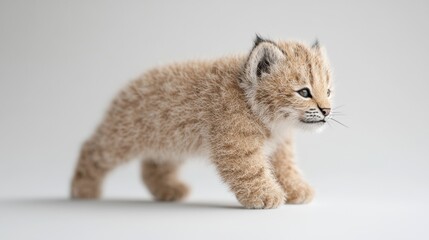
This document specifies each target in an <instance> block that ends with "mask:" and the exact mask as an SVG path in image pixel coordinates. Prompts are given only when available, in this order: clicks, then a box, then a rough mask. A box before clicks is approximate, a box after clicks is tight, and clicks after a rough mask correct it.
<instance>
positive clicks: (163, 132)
mask: <svg viewBox="0 0 429 240" xmlns="http://www.w3.org/2000/svg"><path fill="white" fill-rule="evenodd" d="M302 88H308V89H309V91H311V95H312V97H311V98H304V97H302V96H301V95H300V94H299V93H298V91H299V90H300V89H302ZM330 88H331V77H330V70H329V65H328V63H327V60H326V57H325V53H324V50H323V48H322V47H321V46H320V45H319V44H317V45H315V46H313V47H308V46H307V45H305V44H302V43H298V42H285V41H277V42H275V41H271V40H265V39H262V38H260V37H258V38H257V39H256V40H255V44H254V47H253V48H252V50H251V51H250V53H248V54H246V55H236V56H229V57H224V58H221V59H217V60H212V61H191V62H185V63H179V64H173V65H169V66H165V67H159V68H155V69H152V70H150V71H148V72H147V73H145V74H143V75H142V76H141V77H139V78H137V79H135V80H133V81H132V82H131V83H130V84H128V86H126V87H125V88H124V89H123V90H122V91H121V92H120V93H119V94H118V96H117V97H116V98H115V99H114V100H113V102H112V104H111V106H110V108H109V110H108V111H107V113H106V115H105V118H104V119H103V121H102V122H101V124H100V125H99V126H98V128H97V129H96V131H95V132H94V134H93V135H92V136H91V137H90V138H89V139H88V140H87V141H86V142H85V143H84V144H83V146H82V150H81V153H80V157H79V161H78V163H77V167H76V170H75V174H74V177H73V181H72V189H71V195H72V197H73V198H84V199H92V198H98V197H99V196H100V194H101V187H102V182H103V179H104V178H105V176H106V175H107V173H108V172H109V171H111V170H112V169H114V168H115V167H116V166H118V165H120V164H122V163H125V162H127V161H129V160H130V159H136V158H138V159H142V179H143V181H144V183H145V184H146V185H147V187H148V189H149V190H150V192H151V193H152V194H153V196H154V198H155V199H157V200H161V201H174V200H180V199H183V198H184V197H185V196H186V195H187V193H188V191H189V190H188V187H187V186H186V185H185V184H184V183H182V182H181V181H180V180H179V178H178V174H177V171H178V168H179V167H180V165H181V164H182V163H183V161H185V160H187V159H188V158H191V157H206V158H208V159H210V160H211V162H213V164H214V165H215V166H216V169H217V171H218V173H219V175H220V176H221V178H222V179H223V181H225V182H226V183H227V185H228V186H229V187H230V189H231V191H232V192H233V193H234V194H235V195H236V197H237V199H238V201H239V202H240V203H241V204H242V205H243V206H244V207H246V208H275V207H278V206H279V205H280V204H282V203H306V202H309V201H310V200H311V199H312V197H313V190H312V189H311V187H310V186H309V185H308V184H307V183H306V182H305V181H304V180H303V178H302V176H301V174H300V172H299V170H298V168H297V167H296V165H295V164H294V160H293V148H292V131H293V129H295V128H304V129H320V128H321V127H322V126H323V125H324V119H325V118H326V117H328V116H324V114H323V111H322V110H321V109H329V108H330V99H329V96H328V94H327V92H328V91H329V90H330ZM316 120H317V121H316Z"/></svg>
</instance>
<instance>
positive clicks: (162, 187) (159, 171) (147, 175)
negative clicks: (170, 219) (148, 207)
mask: <svg viewBox="0 0 429 240" xmlns="http://www.w3.org/2000/svg"><path fill="white" fill-rule="evenodd" d="M179 166H180V164H179V163H172V162H162V163H160V162H156V161H151V160H145V161H143V162H142V166H141V167H142V179H143V182H144V183H145V184H146V186H147V187H148V189H149V191H150V192H151V193H152V195H153V196H154V198H155V199H156V200H158V201H178V200H182V199H184V198H185V197H186V196H187V195H188V193H189V188H188V187H187V186H186V185H185V184H184V183H183V182H181V181H180V180H179V179H178V168H179Z"/></svg>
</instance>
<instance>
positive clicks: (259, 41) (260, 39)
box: [254, 34, 267, 47]
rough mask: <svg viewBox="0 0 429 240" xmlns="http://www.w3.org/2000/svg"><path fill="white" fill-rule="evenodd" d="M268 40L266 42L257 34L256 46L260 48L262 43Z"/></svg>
mask: <svg viewBox="0 0 429 240" xmlns="http://www.w3.org/2000/svg"><path fill="white" fill-rule="evenodd" d="M266 41H267V40H265V39H264V38H262V37H261V35H259V34H256V38H255V46H254V47H256V46H258V45H259V44H260V43H261V42H266Z"/></svg>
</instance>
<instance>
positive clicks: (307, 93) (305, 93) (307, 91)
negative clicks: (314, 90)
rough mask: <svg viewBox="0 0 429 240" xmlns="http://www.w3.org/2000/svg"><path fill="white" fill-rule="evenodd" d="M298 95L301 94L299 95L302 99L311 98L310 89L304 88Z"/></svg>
mask: <svg viewBox="0 0 429 240" xmlns="http://www.w3.org/2000/svg"><path fill="white" fill-rule="evenodd" d="M298 93H299V95H301V97H304V98H311V93H310V89H308V88H303V89H301V90H299V91H298Z"/></svg>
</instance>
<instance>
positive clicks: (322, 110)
mask: <svg viewBox="0 0 429 240" xmlns="http://www.w3.org/2000/svg"><path fill="white" fill-rule="evenodd" d="M320 111H321V112H322V113H323V115H324V116H325V117H326V116H328V115H329V113H331V109H330V108H320Z"/></svg>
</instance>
